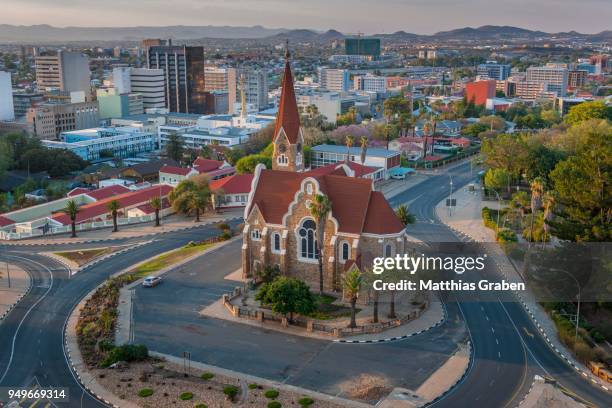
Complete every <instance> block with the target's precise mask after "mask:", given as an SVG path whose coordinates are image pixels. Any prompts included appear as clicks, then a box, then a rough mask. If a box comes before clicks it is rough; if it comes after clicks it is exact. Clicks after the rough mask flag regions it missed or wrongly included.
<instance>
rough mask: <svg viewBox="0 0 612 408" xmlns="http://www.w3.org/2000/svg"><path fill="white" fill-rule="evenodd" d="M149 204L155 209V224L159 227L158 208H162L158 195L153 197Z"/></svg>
mask: <svg viewBox="0 0 612 408" xmlns="http://www.w3.org/2000/svg"><path fill="white" fill-rule="evenodd" d="M149 204H150V205H151V208H153V209H154V210H155V226H156V227H159V210H161V208H162V200H161V198H159V197H153V198H152V199H151V201H149Z"/></svg>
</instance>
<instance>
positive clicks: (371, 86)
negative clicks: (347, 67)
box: [353, 74, 387, 92]
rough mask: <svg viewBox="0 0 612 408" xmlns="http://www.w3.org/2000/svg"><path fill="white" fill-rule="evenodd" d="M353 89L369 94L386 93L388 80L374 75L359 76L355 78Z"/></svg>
mask: <svg viewBox="0 0 612 408" xmlns="http://www.w3.org/2000/svg"><path fill="white" fill-rule="evenodd" d="M353 89H354V90H356V91H367V92H386V91H387V78H385V77H383V76H377V75H372V74H366V75H358V76H355V77H354V78H353Z"/></svg>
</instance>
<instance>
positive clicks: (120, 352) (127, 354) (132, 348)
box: [101, 344, 149, 368]
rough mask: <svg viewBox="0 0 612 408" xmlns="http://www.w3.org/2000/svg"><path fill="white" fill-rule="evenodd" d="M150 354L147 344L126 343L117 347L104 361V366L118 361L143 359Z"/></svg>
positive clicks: (102, 364)
mask: <svg viewBox="0 0 612 408" xmlns="http://www.w3.org/2000/svg"><path fill="white" fill-rule="evenodd" d="M148 356H149V350H148V349H147V346H145V345H142V344H124V345H122V346H118V347H115V348H114V349H112V350H111V351H110V353H109V354H108V356H107V357H106V358H105V359H104V360H103V361H102V363H101V366H102V367H103V368H106V367H109V366H110V365H112V364H114V363H116V362H117V361H127V362H130V361H143V360H145V359H146V358H147V357H148Z"/></svg>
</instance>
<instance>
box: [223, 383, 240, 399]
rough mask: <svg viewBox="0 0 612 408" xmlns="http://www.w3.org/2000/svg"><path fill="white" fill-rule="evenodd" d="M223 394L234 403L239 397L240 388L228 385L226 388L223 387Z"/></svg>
mask: <svg viewBox="0 0 612 408" xmlns="http://www.w3.org/2000/svg"><path fill="white" fill-rule="evenodd" d="M223 393H224V394H225V395H226V396H227V398H228V399H230V400H231V401H233V400H234V398H236V395H238V387H236V386H235V385H226V386H225V387H223Z"/></svg>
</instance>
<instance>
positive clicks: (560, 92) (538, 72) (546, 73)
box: [526, 66, 569, 96]
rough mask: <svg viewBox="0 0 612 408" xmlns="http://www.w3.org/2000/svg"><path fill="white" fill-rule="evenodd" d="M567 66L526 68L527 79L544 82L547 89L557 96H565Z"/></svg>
mask: <svg viewBox="0 0 612 408" xmlns="http://www.w3.org/2000/svg"><path fill="white" fill-rule="evenodd" d="M568 77H569V75H568V70H567V68H560V67H555V66H547V67H530V68H527V77H526V80H527V81H531V82H544V83H546V84H547V88H548V89H547V90H548V91H550V92H556V93H557V96H565V94H566V91H567V84H568Z"/></svg>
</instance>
